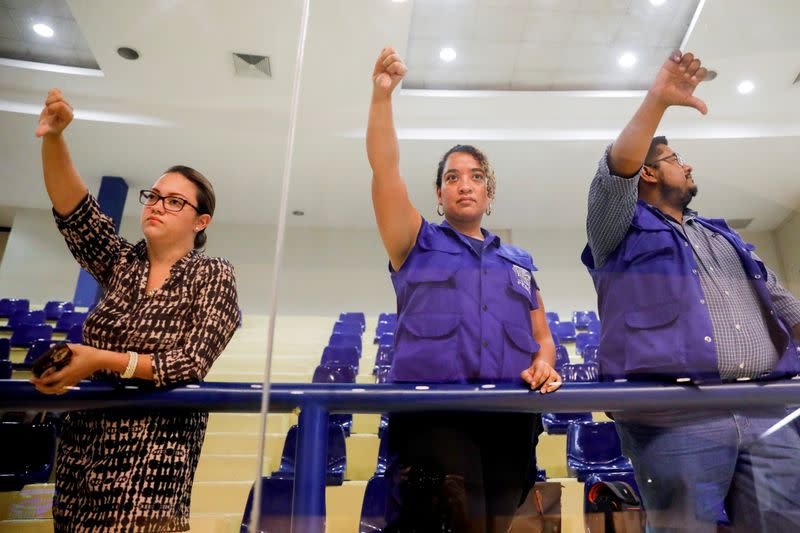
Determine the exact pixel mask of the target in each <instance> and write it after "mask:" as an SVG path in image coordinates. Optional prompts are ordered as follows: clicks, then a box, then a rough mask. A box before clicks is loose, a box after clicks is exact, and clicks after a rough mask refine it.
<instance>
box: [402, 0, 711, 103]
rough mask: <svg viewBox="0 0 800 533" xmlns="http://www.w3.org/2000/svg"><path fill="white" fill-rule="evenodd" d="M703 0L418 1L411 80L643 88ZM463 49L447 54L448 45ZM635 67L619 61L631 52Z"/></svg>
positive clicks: (421, 85) (444, 85) (420, 85)
mask: <svg viewBox="0 0 800 533" xmlns="http://www.w3.org/2000/svg"><path fill="white" fill-rule="evenodd" d="M697 5H698V0H671V1H669V2H665V3H664V4H662V5H660V6H654V5H653V4H651V3H650V2H649V1H647V0H644V1H642V0H533V1H531V0H503V1H497V0H471V1H464V0H415V3H414V14H413V16H412V19H411V29H410V38H409V43H408V61H407V63H408V67H409V74H408V76H407V77H406V79H405V81H404V85H405V87H406V88H414V89H498V90H520V91H526V90H574V89H646V88H647V86H648V85H649V82H650V81H651V79H652V75H651V72H652V71H654V70H655V69H657V68H658V66H659V65H661V63H662V61H663V58H664V57H666V56H667V55H668V54H669V53H670V52H671V51H672V50H674V49H676V48H679V47H680V44H681V41H682V40H683V38H684V36H685V35H686V33H687V30H688V29H689V27H690V22H691V20H692V16H693V15H694V13H695V11H696V10H697ZM445 47H448V48H452V49H454V50H455V51H456V54H457V55H456V58H455V59H454V60H452V61H451V62H444V61H442V60H441V59H440V58H439V51H440V50H441V49H442V48H445ZM634 51H635V53H636V54H635V55H636V57H637V68H635V69H630V70H628V71H623V70H620V69H619V68H618V67H617V59H618V58H619V57H620V56H621V55H622V54H624V53H628V52H634Z"/></svg>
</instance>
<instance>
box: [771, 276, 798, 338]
mask: <svg viewBox="0 0 800 533" xmlns="http://www.w3.org/2000/svg"><path fill="white" fill-rule="evenodd" d="M767 288H768V289H769V294H770V296H772V301H773V303H774V304H775V309H776V310H777V311H778V316H780V317H781V318H782V319H783V321H784V322H785V323H787V324H789V325H790V326H792V327H794V326H796V325H797V324H800V300H798V299H797V297H796V296H795V295H794V294H792V293H791V292H789V289H787V288H786V287H784V286H783V285H781V282H780V281H778V277H777V276H776V275H775V272H773V271H772V270H770V269H767Z"/></svg>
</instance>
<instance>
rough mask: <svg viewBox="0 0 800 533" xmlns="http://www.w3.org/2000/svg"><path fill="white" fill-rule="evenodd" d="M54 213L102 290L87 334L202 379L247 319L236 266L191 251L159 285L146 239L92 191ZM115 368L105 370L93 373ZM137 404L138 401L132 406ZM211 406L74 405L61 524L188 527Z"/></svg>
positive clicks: (62, 464) (171, 372)
mask: <svg viewBox="0 0 800 533" xmlns="http://www.w3.org/2000/svg"><path fill="white" fill-rule="evenodd" d="M55 218H56V222H57V224H58V228H59V230H60V231H61V233H62V234H63V235H64V238H65V239H66V241H67V245H68V247H69V249H70V251H71V252H72V255H73V256H75V259H77V260H78V262H79V263H80V264H81V266H82V267H83V268H85V269H86V270H88V271H89V272H90V273H91V274H92V276H94V278H95V279H97V281H98V282H99V283H100V285H101V286H102V287H103V289H104V290H105V296H104V297H103V299H102V300H101V301H100V303H99V304H98V306H97V307H96V308H95V309H94V310H93V311H92V312H91V313H90V314H89V316H88V317H87V319H86V322H85V324H84V326H83V338H84V342H85V343H86V344H87V345H90V346H94V347H96V348H100V349H105V350H113V351H116V352H126V351H128V350H133V351H136V352H139V353H144V354H153V373H154V374H155V386H156V387H164V386H169V385H173V384H179V383H185V382H193V381H199V380H202V379H203V377H204V376H205V375H206V373H207V372H208V370H209V368H210V367H211V365H212V363H213V362H214V360H215V359H216V358H217V356H219V354H220V353H221V352H222V350H223V348H225V345H227V343H228V341H229V340H230V339H231V337H232V336H233V333H234V331H235V330H236V325H237V322H238V318H239V315H238V307H237V300H236V283H235V280H234V276H233V267H232V266H231V265H230V263H228V262H227V261H225V260H223V259H217V258H210V257H207V256H205V255H204V254H202V253H200V252H198V251H196V250H195V251H192V252H190V253H189V254H188V255H186V256H185V257H183V258H182V259H180V260H179V261H178V262H177V263H175V265H173V267H172V269H171V271H170V275H169V278H167V280H166V281H165V282H164V285H163V286H162V287H161V289H159V290H158V291H157V292H156V293H155V294H154V295H153V296H148V295H147V294H146V292H145V288H146V286H147V276H148V273H149V269H150V264H149V261H148V258H147V247H146V244H145V242H144V241H140V242H139V243H138V244H135V245H134V244H131V243H129V242H128V241H126V240H125V239H123V238H121V237H119V236H118V235H116V234H115V233H114V227H113V223H112V221H111V220H110V219H109V218H108V217H106V216H105V215H103V214H102V213H101V212H100V209H99V206H98V204H97V201H96V200H95V199H94V198H93V197H92V196H91V195H88V196H87V197H86V199H85V200H83V201H82V202H81V204H80V205H79V206H78V207H77V208H76V210H75V211H74V212H73V213H72V214H71V215H69V216H68V217H66V218H60V217H59V216H58V215H56V217H55ZM109 377H117V375H116V374H114V373H111V372H105V371H104V372H98V373H97V374H95V375H94V376H92V379H107V378H109ZM131 407H133V408H135V405H133V406H131ZM207 421H208V413H204V412H196V413H176V414H172V413H169V412H163V413H161V412H153V411H150V412H143V411H135V412H132V411H128V412H126V411H118V410H114V411H111V410H94V411H78V412H72V413H69V414H68V415H67V416H66V417H65V419H64V423H63V427H62V430H61V435H60V442H59V447H58V456H57V465H56V490H55V496H54V498H53V519H54V525H55V530H56V531H70V532H72V531H87V532H88V531H91V532H98V531H103V532H117V531H119V532H122V531H124V532H131V531H137V532H138V531H141V532H145V531H186V530H188V529H189V504H190V499H191V492H192V480H193V478H194V472H195V469H196V467H197V461H198V458H199V456H200V448H201V446H202V444H203V439H204V437H205V431H206V423H207Z"/></svg>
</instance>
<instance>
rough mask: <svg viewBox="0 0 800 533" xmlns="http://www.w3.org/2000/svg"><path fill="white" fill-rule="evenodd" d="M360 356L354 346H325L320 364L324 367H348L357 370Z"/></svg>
mask: <svg viewBox="0 0 800 533" xmlns="http://www.w3.org/2000/svg"><path fill="white" fill-rule="evenodd" d="M360 355H361V354H360V352H359V351H358V350H357V349H356V348H355V347H354V346H326V347H325V349H324V350H322V358H321V359H320V363H322V364H323V365H326V366H338V365H350V366H352V367H353V368H355V369H358V360H359V356H360Z"/></svg>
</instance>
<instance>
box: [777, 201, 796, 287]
mask: <svg viewBox="0 0 800 533" xmlns="http://www.w3.org/2000/svg"><path fill="white" fill-rule="evenodd" d="M775 241H776V244H777V247H778V249H779V250H780V258H781V262H782V264H783V273H784V276H785V277H784V280H785V283H786V287H787V288H788V289H789V290H790V291H792V292H793V293H794V295H795V296H797V297H799V298H800V212H795V213H794V214H793V215H791V216H790V217H789V218H787V219H786V220H785V221H784V222H783V224H781V225H780V226H779V227H778V229H777V230H776V231H775Z"/></svg>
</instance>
